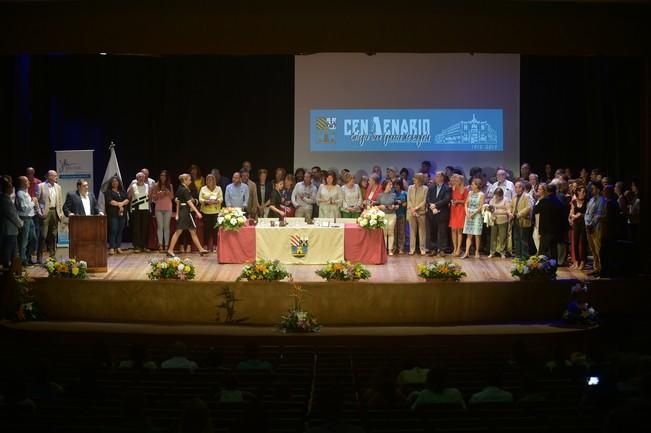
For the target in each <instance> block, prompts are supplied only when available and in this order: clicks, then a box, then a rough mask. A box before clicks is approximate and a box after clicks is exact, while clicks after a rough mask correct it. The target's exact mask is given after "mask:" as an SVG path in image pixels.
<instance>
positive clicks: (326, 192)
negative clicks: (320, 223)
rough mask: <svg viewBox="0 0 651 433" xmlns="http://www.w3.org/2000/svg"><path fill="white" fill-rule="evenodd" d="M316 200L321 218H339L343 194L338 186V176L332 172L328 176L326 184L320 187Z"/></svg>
mask: <svg viewBox="0 0 651 433" xmlns="http://www.w3.org/2000/svg"><path fill="white" fill-rule="evenodd" d="M316 200H317V203H318V205H319V217H320V218H339V217H340V215H341V214H340V213H339V208H340V207H341V202H342V194H341V187H340V186H339V185H337V174H336V173H335V172H334V171H332V170H330V171H328V173H327V174H326V177H325V179H324V183H322V184H321V185H320V186H319V189H318V191H317V193H316Z"/></svg>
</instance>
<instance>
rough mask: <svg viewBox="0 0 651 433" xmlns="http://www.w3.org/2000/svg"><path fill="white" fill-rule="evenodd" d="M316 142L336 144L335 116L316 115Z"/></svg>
mask: <svg viewBox="0 0 651 433" xmlns="http://www.w3.org/2000/svg"><path fill="white" fill-rule="evenodd" d="M315 123H316V130H317V137H316V139H317V142H318V143H319V144H336V143H337V138H336V135H335V134H336V132H337V131H336V130H337V118H336V117H317V118H316V121H315Z"/></svg>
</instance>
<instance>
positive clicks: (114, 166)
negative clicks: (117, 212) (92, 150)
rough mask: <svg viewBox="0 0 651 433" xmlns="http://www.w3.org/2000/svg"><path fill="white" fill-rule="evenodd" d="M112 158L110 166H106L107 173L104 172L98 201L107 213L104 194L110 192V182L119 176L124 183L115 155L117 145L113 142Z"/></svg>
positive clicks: (100, 207)
mask: <svg viewBox="0 0 651 433" xmlns="http://www.w3.org/2000/svg"><path fill="white" fill-rule="evenodd" d="M110 150H111V156H110V157H109V161H108V164H107V165H106V171H105V172H104V179H102V186H101V187H100V190H99V199H98V200H97V201H98V206H99V210H100V211H102V212H104V213H106V203H105V200H106V199H105V198H104V193H105V192H106V191H108V189H109V188H110V187H111V186H110V185H109V182H110V181H111V179H112V178H113V176H117V177H118V179H120V183H122V174H120V166H119V165H118V157H117V156H116V155H115V144H113V142H111V147H110Z"/></svg>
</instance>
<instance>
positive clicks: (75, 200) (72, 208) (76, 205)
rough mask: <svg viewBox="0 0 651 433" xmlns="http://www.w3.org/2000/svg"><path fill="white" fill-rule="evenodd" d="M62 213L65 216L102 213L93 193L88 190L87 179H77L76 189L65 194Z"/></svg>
mask: <svg viewBox="0 0 651 433" xmlns="http://www.w3.org/2000/svg"><path fill="white" fill-rule="evenodd" d="M63 213H64V214H65V216H67V217H69V216H71V215H104V214H103V213H102V212H100V211H99V207H98V206H97V200H96V199H95V195H94V194H93V193H92V192H90V191H88V181H86V180H84V179H79V180H78V181H77V191H74V192H72V191H71V192H69V193H68V194H66V201H65V203H64V204H63Z"/></svg>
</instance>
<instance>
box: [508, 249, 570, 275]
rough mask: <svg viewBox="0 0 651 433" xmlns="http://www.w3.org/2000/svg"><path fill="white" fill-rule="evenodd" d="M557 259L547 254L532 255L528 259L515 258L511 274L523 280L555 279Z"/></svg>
mask: <svg viewBox="0 0 651 433" xmlns="http://www.w3.org/2000/svg"><path fill="white" fill-rule="evenodd" d="M557 268H558V263H556V260H554V259H549V258H547V256H542V255H540V256H531V257H529V258H528V259H526V260H524V259H514V260H513V267H512V268H511V275H513V276H514V277H518V278H520V279H521V280H534V279H539V280H553V279H555V278H556V269H557Z"/></svg>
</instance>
